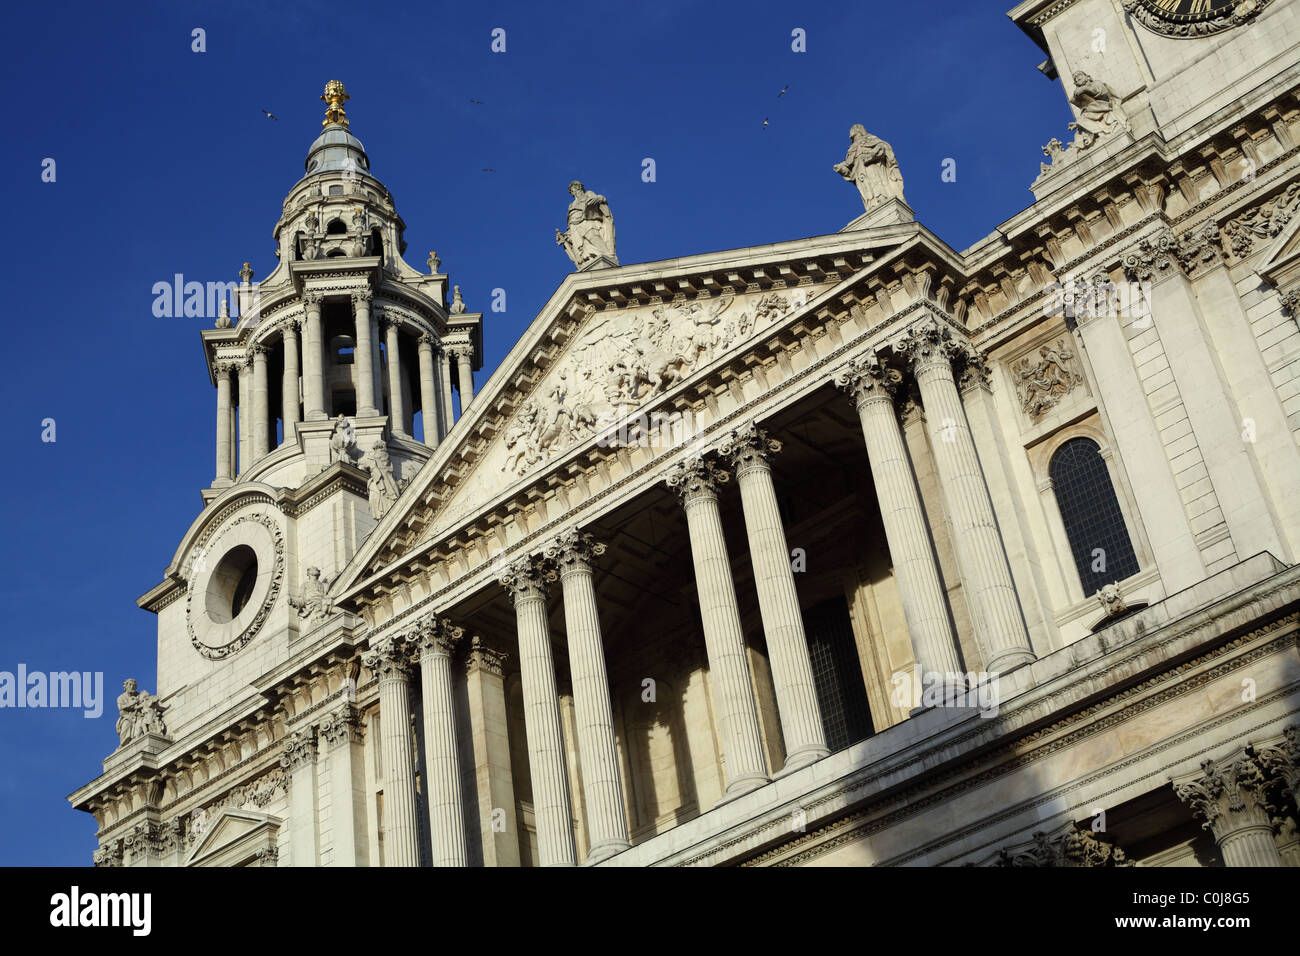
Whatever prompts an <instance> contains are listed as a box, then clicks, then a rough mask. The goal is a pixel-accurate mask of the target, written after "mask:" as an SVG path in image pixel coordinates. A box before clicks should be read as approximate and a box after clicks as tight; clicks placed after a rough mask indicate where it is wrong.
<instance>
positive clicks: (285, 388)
mask: <svg viewBox="0 0 1300 956" xmlns="http://www.w3.org/2000/svg"><path fill="white" fill-rule="evenodd" d="M298 374H299V370H298V323H297V322H296V321H292V322H286V323H285V326H284V375H283V378H282V379H281V382H280V412H281V418H282V419H283V420H284V436H283V438H282V440H281V442H280V444H282V445H290V444H293V443H294V442H295V441H297V438H296V436H295V434H294V426H295V425H296V424H298V420H299V417H300V416H299V413H298Z"/></svg>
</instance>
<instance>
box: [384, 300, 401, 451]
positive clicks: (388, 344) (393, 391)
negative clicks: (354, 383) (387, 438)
mask: <svg viewBox="0 0 1300 956" xmlns="http://www.w3.org/2000/svg"><path fill="white" fill-rule="evenodd" d="M384 326H385V343H384V347H385V348H386V349H387V350H388V427H389V428H391V429H392V432H393V434H394V435H405V434H406V409H405V407H404V406H403V404H402V354H401V353H402V346H401V337H402V335H401V332H400V330H399V329H398V325H397V320H396V319H392V318H388V319H385V320H384Z"/></svg>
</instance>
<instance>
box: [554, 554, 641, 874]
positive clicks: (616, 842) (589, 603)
mask: <svg viewBox="0 0 1300 956" xmlns="http://www.w3.org/2000/svg"><path fill="white" fill-rule="evenodd" d="M604 553H605V546H604V545H603V544H601V543H599V542H597V541H596V540H595V539H593V538H592V536H591V535H589V534H586V533H584V532H582V531H576V530H575V531H566V532H563V533H562V534H560V536H559V537H557V538H556V539H555V541H554V543H553V544H551V546H550V547H548V548H547V549H546V556H547V558H549V559H550V560H551V561H553V562H555V565H556V567H558V568H559V572H560V586H561V587H562V588H563V590H564V629H565V632H566V634H567V635H568V639H569V676H570V678H571V679H572V682H573V707H574V712H575V714H576V717H577V724H578V753H579V756H580V758H581V765H582V792H583V796H584V797H585V798H586V803H587V830H588V833H589V835H590V837H591V849H590V850H588V852H587V862H588V863H595V862H597V861H599V860H603V859H605V858H607V857H611V856H613V855H614V854H616V853H620V852H622V851H623V850H626V849H627V848H628V847H630V846H631V845H632V843H631V841H630V840H629V839H628V832H627V809H626V804H625V803H624V802H623V781H622V778H621V776H620V774H619V765H618V745H617V743H616V742H615V740H614V714H613V709H612V707H611V705H610V700H609V676H608V673H607V671H606V669H605V647H604V643H603V641H602V640H601V636H600V618H599V614H598V612H597V609H596V590H595V587H594V586H593V583H592V571H591V569H592V563H593V562H594V561H595V559H596V558H597V557H599V556H600V555H602V554H604Z"/></svg>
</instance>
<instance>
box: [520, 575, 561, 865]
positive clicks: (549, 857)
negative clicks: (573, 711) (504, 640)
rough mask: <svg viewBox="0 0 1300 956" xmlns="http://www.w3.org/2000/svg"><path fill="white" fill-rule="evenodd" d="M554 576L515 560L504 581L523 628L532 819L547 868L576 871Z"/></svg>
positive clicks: (522, 672)
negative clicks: (551, 613) (551, 586)
mask: <svg viewBox="0 0 1300 956" xmlns="http://www.w3.org/2000/svg"><path fill="white" fill-rule="evenodd" d="M554 576H555V575H554V572H551V573H549V574H548V573H547V572H545V571H543V570H541V569H540V568H539V567H538V565H537V563H536V562H535V561H533V560H531V559H529V558H523V559H520V560H519V561H516V562H515V563H514V564H513V565H511V566H510V568H509V569H508V570H507V571H506V573H505V574H504V575H502V577H501V584H502V586H503V587H505V589H506V591H507V592H508V593H509V594H510V597H511V599H512V600H513V601H514V605H515V620H516V624H517V626H518V629H519V673H520V677H521V679H522V683H523V693H524V733H525V736H526V737H527V738H528V766H529V769H530V770H531V772H532V778H533V818H534V820H535V821H536V825H537V852H538V855H539V856H540V858H541V863H542V865H543V866H573V865H574V863H576V862H577V854H576V852H575V850H574V846H573V807H572V804H571V803H570V802H569V783H568V779H567V777H566V774H567V770H566V769H565V763H564V740H563V737H562V735H561V733H560V703H559V696H558V694H557V693H556V689H555V661H554V659H553V657H552V655H551V634H550V627H549V625H548V624H547V620H546V581H547V580H548V579H551V580H553V579H554Z"/></svg>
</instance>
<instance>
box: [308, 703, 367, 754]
mask: <svg viewBox="0 0 1300 956" xmlns="http://www.w3.org/2000/svg"><path fill="white" fill-rule="evenodd" d="M317 733H318V734H319V735H320V739H321V740H324V741H325V742H326V743H327V744H329V745H330V746H331V747H335V746H338V745H339V744H341V743H345V742H350V743H360V742H361V741H362V739H363V738H364V737H365V733H366V725H365V723H364V722H363V721H362V720H361V714H360V712H359V711H358V710H357V709H356V708H355V707H353V706H352V705H351V704H346V703H345V704H344V705H343V706H342V707H340V708H339V709H338V710H336V711H334V713H332V714H329V715H328V716H327V717H326V718H325V719H324V720H322V721H321V722H320V727H319V728H317Z"/></svg>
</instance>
